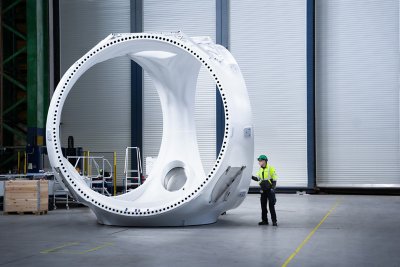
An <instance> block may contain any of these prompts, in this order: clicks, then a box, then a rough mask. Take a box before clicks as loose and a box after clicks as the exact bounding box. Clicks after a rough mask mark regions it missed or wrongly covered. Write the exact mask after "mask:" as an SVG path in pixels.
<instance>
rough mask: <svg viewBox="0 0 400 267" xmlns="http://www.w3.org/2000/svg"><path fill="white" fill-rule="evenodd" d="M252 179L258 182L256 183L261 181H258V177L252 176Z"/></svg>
mask: <svg viewBox="0 0 400 267" xmlns="http://www.w3.org/2000/svg"><path fill="white" fill-rule="evenodd" d="M251 179H253V180H254V181H256V182H258V181H259V180H258V177H256V176H251Z"/></svg>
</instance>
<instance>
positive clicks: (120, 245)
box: [0, 194, 400, 267]
mask: <svg viewBox="0 0 400 267" xmlns="http://www.w3.org/2000/svg"><path fill="white" fill-rule="evenodd" d="M277 199H278V203H277V214H278V223H279V226H278V227H272V226H258V225H257V223H258V221H259V217H260V207H259V195H248V197H247V198H246V200H245V202H244V203H243V204H242V205H241V206H240V207H239V208H237V209H236V210H233V211H229V212H228V214H227V215H225V216H221V217H220V220H219V221H218V222H217V223H215V224H212V225H205V226H195V227H185V228H126V227H110V226H103V225H99V224H97V223H96V219H95V217H94V215H93V214H92V213H91V212H90V210H89V209H87V208H75V209H70V210H65V209H58V210H55V211H50V212H49V213H48V214H47V215H42V216H35V215H7V216H0V227H1V228H0V266H96V267H100V266H158V267H159V266H230V267H231V266H232V267H233V266H249V267H250V266H282V264H283V263H284V262H285V260H286V259H287V258H288V257H289V256H290V255H291V254H292V253H293V252H294V251H295V249H296V248H297V247H298V246H299V245H300V244H301V243H302V242H303V241H304V240H305V238H306V237H307V236H308V235H309V234H310V232H311V231H312V230H313V229H315V227H316V226H317V225H318V223H319V222H320V221H321V220H322V219H323V218H324V216H325V215H326V214H327V213H328V211H329V210H330V209H331V208H332V207H333V206H334V205H335V204H336V203H337V202H338V201H339V204H338V205H337V207H336V209H334V210H333V211H332V212H331V213H330V215H329V216H328V217H327V218H326V220H325V221H324V222H323V223H322V225H321V226H320V227H319V228H318V229H317V230H316V231H315V233H314V235H312V236H311V238H310V239H309V240H308V242H306V243H305V244H304V246H303V247H302V249H301V250H300V251H299V252H298V254H297V255H296V256H295V257H294V258H293V259H292V260H291V261H290V262H289V264H288V266H335V267H338V266H352V267H355V266H385V267H388V266H400V196H338V195H284V194H279V195H277Z"/></svg>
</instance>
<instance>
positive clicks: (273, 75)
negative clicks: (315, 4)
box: [230, 0, 307, 187]
mask: <svg viewBox="0 0 400 267" xmlns="http://www.w3.org/2000/svg"><path fill="white" fill-rule="evenodd" d="M267 14H268V15H267ZM230 50H231V52H232V53H233V55H234V56H235V58H236V60H237V61H238V63H239V66H240V68H241V70H242V72H243V75H244V77H245V80H246V85H247V90H248V92H249V96H250V102H251V106H252V112H253V124H254V133H255V154H254V166H252V167H253V172H254V173H256V171H257V169H258V168H259V166H258V163H257V161H256V160H255V159H256V157H257V156H258V155H260V154H266V155H267V156H268V157H269V159H270V163H271V164H272V165H274V166H275V168H276V169H277V173H278V175H279V177H280V179H279V185H280V186H292V187H306V186H307V80H306V75H307V73H306V67H307V66H306V1H305V0H302V1H290V0H285V1H263V0H259V1H253V2H252V3H251V4H249V3H248V2H247V1H240V0H232V1H230ZM254 183H255V182H254ZM254 183H253V184H254Z"/></svg>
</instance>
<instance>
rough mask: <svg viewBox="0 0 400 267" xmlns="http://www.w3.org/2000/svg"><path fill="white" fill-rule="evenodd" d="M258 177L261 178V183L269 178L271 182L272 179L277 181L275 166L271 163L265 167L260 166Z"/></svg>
mask: <svg viewBox="0 0 400 267" xmlns="http://www.w3.org/2000/svg"><path fill="white" fill-rule="evenodd" d="M257 177H258V178H260V183H261V181H262V180H268V182H269V183H270V184H272V181H271V180H273V181H276V180H277V179H278V175H276V171H275V168H274V167H273V166H271V165H269V164H267V166H265V168H260V169H259V170H258V172H257Z"/></svg>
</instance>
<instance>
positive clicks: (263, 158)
mask: <svg viewBox="0 0 400 267" xmlns="http://www.w3.org/2000/svg"><path fill="white" fill-rule="evenodd" d="M257 160H258V161H260V160H265V161H267V160H268V158H267V156H265V155H260V156H259V157H258V159H257Z"/></svg>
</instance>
